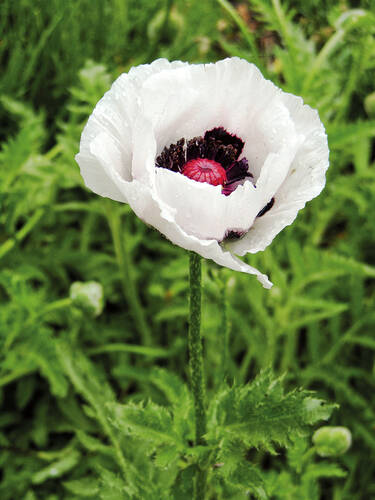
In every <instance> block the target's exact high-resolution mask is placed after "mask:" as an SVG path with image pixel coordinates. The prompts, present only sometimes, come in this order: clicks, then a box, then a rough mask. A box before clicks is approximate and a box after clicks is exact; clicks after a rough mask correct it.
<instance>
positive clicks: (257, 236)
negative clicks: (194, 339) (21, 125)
mask: <svg viewBox="0 0 375 500" xmlns="http://www.w3.org/2000/svg"><path fill="white" fill-rule="evenodd" d="M76 159H77V162H78V164H79V165H80V168H81V173H82V176H83V178H84V180H85V183H86V185H87V186H88V187H89V188H90V189H92V190H93V191H94V192H95V193H98V194H100V195H101V196H106V197H108V198H112V199H114V200H117V201H121V202H124V203H129V205H130V206H131V207H132V209H133V210H134V212H135V213H136V214H137V216H138V217H140V218H141V219H142V220H144V221H145V222H146V223H148V224H150V225H151V226H154V227H155V228H156V229H158V230H159V231H160V232H161V233H163V234H164V235H165V236H166V237H167V238H168V239H170V240H171V241H172V242H173V243H175V244H177V245H179V246H181V247H183V248H186V249H187V250H192V251H194V252H196V253H198V254H200V255H202V256H203V257H206V258H208V259H212V260H213V261H215V262H216V263H217V264H220V265H222V266H226V267H228V268H230V269H234V270H237V271H242V272H246V273H249V274H255V275H256V276H257V277H258V279H259V281H260V282H261V283H262V284H263V285H264V286H265V287H267V288H269V287H271V286H272V284H271V283H270V281H269V280H268V278H267V276H265V275H264V274H262V273H260V272H259V271H258V270H257V269H254V268H253V267H251V266H249V265H247V264H246V263H244V262H242V261H241V260H240V259H238V258H237V257H235V256H234V254H237V255H244V254H245V253H247V252H250V253H255V252H258V251H260V250H264V249H265V248H266V247H267V245H269V244H270V243H271V241H272V240H273V238H274V237H275V236H276V234H278V233H279V231H281V230H282V229H283V228H284V227H285V226H287V225H288V224H291V223H292V222H293V220H294V219H295V217H296V215H297V212H298V211H299V210H300V209H301V208H303V207H304V206H305V203H306V202H307V201H309V200H311V199H312V198H314V197H315V196H317V195H318V194H319V193H320V192H321V190H322V189H323V187H324V184H325V172H326V170H327V168H328V146H327V137H326V134H325V131H324V127H323V125H322V123H321V122H320V120H319V116H318V113H317V112H316V111H315V110H313V109H311V108H310V107H309V106H307V105H304V104H303V101H302V99H301V98H300V97H295V96H294V95H291V94H286V93H285V92H283V91H281V90H280V89H279V88H277V87H276V86H275V85H274V84H273V83H272V82H270V81H268V80H265V79H264V78H263V76H262V74H261V73H260V71H259V70H258V69H257V68H256V67H255V66H254V65H253V64H250V63H248V62H247V61H245V60H242V59H239V58H236V57H234V58H230V59H225V60H223V61H219V62H217V63H215V64H188V63H183V62H179V61H176V62H169V61H167V60H165V59H158V60H156V61H154V62H153V63H152V64H146V65H142V66H138V67H134V68H132V69H131V70H130V71H129V73H128V74H123V75H121V76H120V77H119V78H118V79H117V80H116V81H115V82H114V84H113V85H112V88H111V89H110V90H109V91H108V92H107V93H106V94H105V95H104V97H103V98H102V99H101V100H100V101H99V103H98V104H97V106H96V107H95V109H94V111H93V113H92V115H91V116H90V118H89V120H88V123H87V125H86V127H85V129H84V131H83V133H82V137H81V145H80V152H79V154H77V156H76Z"/></svg>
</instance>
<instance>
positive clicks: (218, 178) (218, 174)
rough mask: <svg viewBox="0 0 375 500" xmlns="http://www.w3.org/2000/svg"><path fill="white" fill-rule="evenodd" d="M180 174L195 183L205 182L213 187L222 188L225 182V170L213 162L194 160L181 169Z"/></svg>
mask: <svg viewBox="0 0 375 500" xmlns="http://www.w3.org/2000/svg"><path fill="white" fill-rule="evenodd" d="M181 173H182V174H183V175H186V177H189V179H193V180H194V181H197V182H207V183H208V184H212V185H213V186H219V185H220V184H221V185H222V186H223V185H224V184H225V182H226V180H227V174H226V172H225V169H224V168H223V167H222V166H221V164H220V163H218V162H217V161H215V160H208V159H207V158H195V159H194V160H189V161H188V162H186V163H185V165H184V166H183V167H182V171H181Z"/></svg>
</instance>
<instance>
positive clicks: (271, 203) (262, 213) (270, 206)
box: [257, 198, 275, 217]
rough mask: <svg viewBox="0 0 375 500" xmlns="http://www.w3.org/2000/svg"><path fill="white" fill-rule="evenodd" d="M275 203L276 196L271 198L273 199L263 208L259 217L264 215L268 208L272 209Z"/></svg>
mask: <svg viewBox="0 0 375 500" xmlns="http://www.w3.org/2000/svg"><path fill="white" fill-rule="evenodd" d="M274 203H275V198H271V201H269V202H268V203H267V205H266V206H265V207H263V208H262V210H261V211H260V212H259V213H258V215H257V217H262V215H264V214H265V213H266V212H268V210H271V208H272V207H273V204H274Z"/></svg>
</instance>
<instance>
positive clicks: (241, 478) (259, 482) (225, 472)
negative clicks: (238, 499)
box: [218, 460, 268, 500]
mask: <svg viewBox="0 0 375 500" xmlns="http://www.w3.org/2000/svg"><path fill="white" fill-rule="evenodd" d="M218 471H219V474H221V475H222V476H223V477H224V478H225V480H226V481H227V482H228V483H229V484H230V485H231V486H235V487H236V488H239V489H240V490H241V491H243V492H244V493H247V494H249V493H252V494H253V495H254V496H255V497H256V498H258V499H260V500H267V498H268V496H267V494H266V491H265V486H264V482H263V479H262V476H261V474H260V472H259V470H257V468H256V467H254V466H253V465H251V464H250V463H249V462H246V461H245V460H242V461H234V462H233V463H230V461H229V464H228V463H227V464H226V463H225V462H224V465H223V466H222V467H220V468H219V469H218Z"/></svg>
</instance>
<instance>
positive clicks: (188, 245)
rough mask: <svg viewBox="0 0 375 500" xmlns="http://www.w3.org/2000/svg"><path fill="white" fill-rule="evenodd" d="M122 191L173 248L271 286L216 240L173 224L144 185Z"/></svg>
mask: <svg viewBox="0 0 375 500" xmlns="http://www.w3.org/2000/svg"><path fill="white" fill-rule="evenodd" d="M122 189H123V190H124V194H125V196H126V197H127V199H128V202H129V204H130V206H131V207H132V209H133V210H134V212H135V213H136V215H137V216H138V217H139V218H140V219H142V220H143V221H144V222H146V223H147V224H150V225H151V226H153V227H155V228H156V229H158V230H159V231H160V232H161V233H162V234H164V235H165V236H166V237H167V238H168V239H169V240H171V241H172V242H173V243H175V244H176V245H179V246H180V247H182V248H185V249H186V250H191V251H194V252H196V253H198V254H199V255H201V256H202V257H205V258H206V259H211V260H213V261H214V262H216V263H217V264H219V265H221V266H225V267H228V268H229V269H233V270H234V271H241V272H244V273H248V274H254V275H256V276H257V278H258V280H259V281H260V282H261V283H262V285H263V286H264V287H265V288H271V286H272V283H271V282H270V281H269V279H268V277H267V276H266V275H265V274H262V273H261V272H260V271H258V270H257V269H255V268H254V267H251V266H249V265H248V264H246V263H245V262H242V261H241V260H240V259H238V258H236V257H234V256H233V255H232V254H231V253H230V252H228V251H226V250H224V249H223V248H222V247H221V246H220V245H219V243H218V242H217V241H216V240H213V239H211V240H207V239H206V240H201V239H199V238H197V237H195V236H192V235H188V234H187V233H186V232H185V231H183V230H182V229H181V228H180V226H179V225H178V224H177V223H176V221H175V219H174V215H173V214H172V213H171V212H170V209H169V207H168V206H166V205H164V204H163V202H162V201H161V200H159V199H157V197H156V195H155V193H153V192H152V190H151V189H150V188H149V187H148V186H146V185H144V184H142V183H140V182H138V181H136V180H134V181H133V182H130V183H129V182H125V183H124V184H123V185H122Z"/></svg>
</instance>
